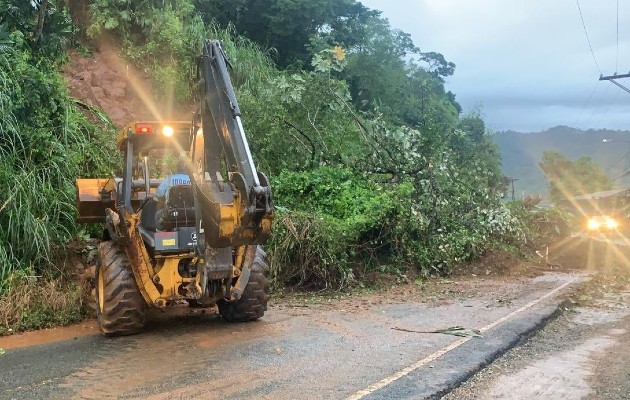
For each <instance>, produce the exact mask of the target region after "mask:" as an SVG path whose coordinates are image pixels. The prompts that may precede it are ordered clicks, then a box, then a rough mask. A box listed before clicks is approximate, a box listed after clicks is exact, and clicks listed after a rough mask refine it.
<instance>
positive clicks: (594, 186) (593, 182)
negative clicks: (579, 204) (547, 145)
mask: <svg viewBox="0 0 630 400" xmlns="http://www.w3.org/2000/svg"><path fill="white" fill-rule="evenodd" d="M539 165H540V169H542V171H543V172H544V174H545V176H546V177H547V181H548V187H549V193H550V196H551V200H552V201H553V202H555V203H558V202H559V201H561V200H564V199H566V198H569V197H573V196H579V195H584V194H588V193H593V192H599V191H603V190H609V189H612V183H611V182H610V180H609V179H608V176H606V174H605V173H604V171H602V169H601V168H600V167H599V165H597V164H595V163H593V160H591V158H590V157H580V158H578V159H577V160H574V161H571V160H568V159H567V158H566V157H565V156H564V155H562V154H560V153H558V152H555V151H545V152H543V156H542V161H541V162H540V163H539Z"/></svg>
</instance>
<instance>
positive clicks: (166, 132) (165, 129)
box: [162, 125, 175, 137]
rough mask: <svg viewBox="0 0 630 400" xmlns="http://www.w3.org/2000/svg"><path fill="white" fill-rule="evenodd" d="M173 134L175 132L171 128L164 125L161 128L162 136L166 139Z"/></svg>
mask: <svg viewBox="0 0 630 400" xmlns="http://www.w3.org/2000/svg"><path fill="white" fill-rule="evenodd" d="M173 133H175V130H174V129H173V127H172V126H168V125H164V126H163V127H162V135H164V136H166V137H171V136H173Z"/></svg>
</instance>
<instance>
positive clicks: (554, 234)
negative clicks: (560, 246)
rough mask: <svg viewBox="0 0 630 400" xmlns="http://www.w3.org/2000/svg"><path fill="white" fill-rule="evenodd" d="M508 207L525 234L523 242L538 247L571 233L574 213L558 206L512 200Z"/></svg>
mask: <svg viewBox="0 0 630 400" xmlns="http://www.w3.org/2000/svg"><path fill="white" fill-rule="evenodd" d="M508 207H509V209H510V210H511V212H512V213H513V214H514V215H515V217H516V219H517V221H518V222H519V224H520V228H521V230H522V232H523V234H524V240H523V241H522V243H523V244H525V245H527V246H529V247H531V248H536V247H538V246H541V245H550V244H552V243H554V242H556V241H558V240H561V239H563V238H566V237H568V236H569V235H570V234H571V226H572V223H573V219H574V217H573V215H572V214H571V213H569V212H567V211H565V210H562V209H560V208H557V207H548V208H543V207H536V206H533V207H532V206H528V205H526V204H524V203H523V202H521V201H512V202H510V203H508Z"/></svg>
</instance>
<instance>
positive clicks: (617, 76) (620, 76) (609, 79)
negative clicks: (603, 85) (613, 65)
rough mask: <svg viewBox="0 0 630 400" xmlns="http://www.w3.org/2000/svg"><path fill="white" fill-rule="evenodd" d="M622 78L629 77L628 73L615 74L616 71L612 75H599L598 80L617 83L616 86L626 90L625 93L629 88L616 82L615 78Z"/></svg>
mask: <svg viewBox="0 0 630 400" xmlns="http://www.w3.org/2000/svg"><path fill="white" fill-rule="evenodd" d="M622 78H630V73H628V74H619V75H617V73H615V74H614V75H608V76H604V75H602V76H600V77H599V80H600V81H610V83H612V84H614V85H617V86H618V87H620V88H621V89H622V90H624V91H626V92H627V93H630V89H628V88H627V87H625V86H624V85H622V84H621V83H619V82H617V81H616V80H615V79H622Z"/></svg>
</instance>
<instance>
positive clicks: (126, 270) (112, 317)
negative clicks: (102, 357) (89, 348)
mask: <svg viewBox="0 0 630 400" xmlns="http://www.w3.org/2000/svg"><path fill="white" fill-rule="evenodd" d="M98 255H99V257H98V265H97V267H96V317H97V319H98V325H99V327H100V328H101V332H103V334H104V335H105V336H118V335H131V334H133V333H136V332H138V331H140V330H141V329H142V328H143V327H144V321H145V314H146V308H147V307H146V303H145V301H144V299H143V298H142V294H140V290H138V286H137V285H136V281H135V279H134V277H133V273H132V272H131V266H130V264H129V259H128V258H127V255H126V254H125V252H124V251H123V250H122V249H121V248H120V247H119V246H117V245H116V244H115V243H114V242H113V241H111V240H109V241H105V242H102V243H101V244H99V246H98Z"/></svg>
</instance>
